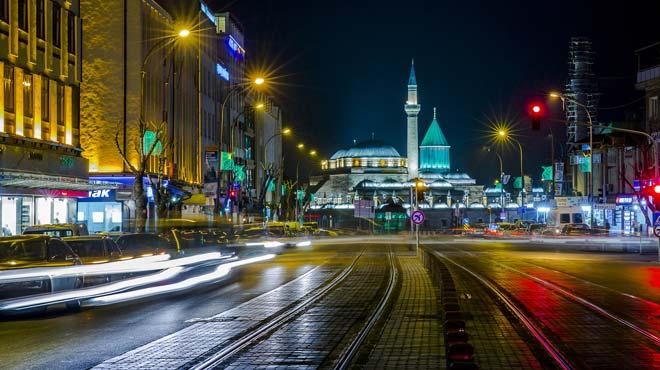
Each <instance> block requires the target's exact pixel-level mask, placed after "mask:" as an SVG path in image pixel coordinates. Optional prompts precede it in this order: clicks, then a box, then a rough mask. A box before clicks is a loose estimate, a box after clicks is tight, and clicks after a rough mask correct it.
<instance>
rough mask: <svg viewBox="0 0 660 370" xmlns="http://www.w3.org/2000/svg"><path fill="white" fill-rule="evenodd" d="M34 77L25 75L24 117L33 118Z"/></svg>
mask: <svg viewBox="0 0 660 370" xmlns="http://www.w3.org/2000/svg"><path fill="white" fill-rule="evenodd" d="M32 83H33V80H32V75H31V74H28V73H26V74H24V75H23V115H25V116H26V117H32V114H33V110H34V94H33V93H32Z"/></svg>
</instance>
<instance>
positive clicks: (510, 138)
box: [497, 129, 526, 207]
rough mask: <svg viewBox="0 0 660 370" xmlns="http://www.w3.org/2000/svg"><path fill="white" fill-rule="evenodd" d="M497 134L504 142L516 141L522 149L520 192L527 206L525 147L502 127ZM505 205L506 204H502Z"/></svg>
mask: <svg viewBox="0 0 660 370" xmlns="http://www.w3.org/2000/svg"><path fill="white" fill-rule="evenodd" d="M497 135H498V137H499V139H500V140H501V141H504V142H509V141H513V142H514V143H516V144H518V150H519V151H520V186H521V189H520V192H521V196H520V197H521V200H522V205H521V206H523V207H524V206H525V203H526V200H525V171H524V169H523V148H522V144H520V141H518V140H516V139H515V138H514V137H513V136H511V135H510V134H509V133H508V132H507V131H506V130H503V129H500V130H499V131H498V132H497ZM502 206H504V205H502Z"/></svg>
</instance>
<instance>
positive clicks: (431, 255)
mask: <svg viewBox="0 0 660 370" xmlns="http://www.w3.org/2000/svg"><path fill="white" fill-rule="evenodd" d="M356 239H357V238H356ZM406 243H407V241H406V239H402V238H401V237H391V238H384V239H383V238H381V239H373V238H367V237H365V238H363V240H361V241H360V240H358V241H353V242H350V244H349V242H348V241H344V242H339V241H338V240H337V241H333V240H332V239H328V240H326V241H324V242H321V241H319V242H315V243H314V244H313V245H312V246H311V247H301V248H296V249H291V250H287V251H286V252H285V253H283V254H280V255H278V256H277V257H276V258H274V259H272V260H268V261H265V262H261V263H256V264H252V265H247V266H243V267H240V269H239V271H238V272H237V273H234V274H232V275H231V276H229V277H228V279H226V280H223V281H220V282H217V283H215V284H213V285H210V286H205V287H203V288H198V289H194V290H190V291H186V292H185V293H178V294H173V295H168V296H159V297H157V298H151V299H146V300H140V301H136V302H135V301H134V302H132V303H122V304H115V305H109V306H105V307H92V308H83V309H82V311H80V312H68V311H65V310H63V309H57V308H51V309H50V310H49V312H48V313H47V314H45V315H33V316H27V317H13V318H4V319H3V321H2V322H0V338H1V339H0V341H2V343H0V345H1V346H2V347H3V351H2V353H1V354H0V361H1V363H2V364H3V368H11V369H18V368H34V369H85V368H90V367H94V366H98V368H108V369H110V368H255V367H260V368H265V367H269V366H278V367H282V368H285V367H297V368H317V367H323V368H330V367H341V366H347V367H356V368H393V369H394V368H403V367H407V368H442V367H445V366H447V360H448V357H451V356H456V354H455V353H450V351H448V348H449V344H450V343H448V342H450V341H454V340H455V339H456V335H454V334H448V332H449V331H451V330H452V329H451V328H452V327H453V325H454V324H455V322H456V321H464V327H463V328H462V329H461V330H458V331H457V332H462V333H467V335H468V336H469V340H468V341H467V342H468V343H470V344H471V345H472V346H473V350H474V353H473V356H474V362H475V363H476V364H477V365H479V366H480V367H481V368H497V369H510V368H562V367H563V368H594V367H600V368H647V369H648V368H658V367H660V365H659V364H660V340H659V339H658V337H659V336H660V314H659V313H660V267H659V266H658V264H657V262H655V261H656V258H657V257H656V256H655V255H652V254H646V255H641V256H640V255H636V254H620V253H594V252H578V251H572V250H571V247H567V246H558V245H557V246H551V247H549V248H540V247H538V246H534V245H526V244H520V243H519V244H512V243H507V242H506V241H504V242H479V241H471V242H469V243H466V242H457V241H456V239H454V238H450V237H434V238H428V239H422V248H421V249H420V250H419V251H416V250H415V248H414V245H409V244H406ZM452 305H457V306H458V307H454V306H452ZM447 311H458V312H459V313H458V316H457V314H449V315H448V314H447ZM459 316H460V319H459ZM445 319H447V320H448V321H446V320H445ZM452 358H458V357H452Z"/></svg>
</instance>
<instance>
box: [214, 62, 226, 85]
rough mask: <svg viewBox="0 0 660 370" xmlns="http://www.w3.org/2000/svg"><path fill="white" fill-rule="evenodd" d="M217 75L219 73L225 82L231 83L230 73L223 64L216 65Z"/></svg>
mask: <svg viewBox="0 0 660 370" xmlns="http://www.w3.org/2000/svg"><path fill="white" fill-rule="evenodd" d="M215 73H217V74H218V76H220V77H222V78H223V79H224V80H225V81H229V71H228V70H227V68H225V67H224V66H223V65H222V64H220V63H216V64H215Z"/></svg>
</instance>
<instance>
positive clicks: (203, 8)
mask: <svg viewBox="0 0 660 370" xmlns="http://www.w3.org/2000/svg"><path fill="white" fill-rule="evenodd" d="M199 8H200V10H201V11H202V13H204V14H206V16H207V17H208V18H209V20H210V21H211V23H213V25H215V26H216V27H217V26H218V22H217V21H216V20H215V15H214V14H213V12H212V11H211V9H209V7H208V6H207V5H206V4H204V2H203V1H200V2H199Z"/></svg>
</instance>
